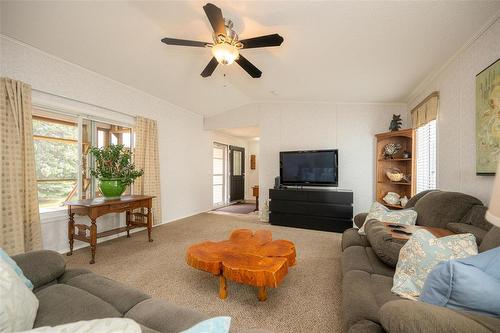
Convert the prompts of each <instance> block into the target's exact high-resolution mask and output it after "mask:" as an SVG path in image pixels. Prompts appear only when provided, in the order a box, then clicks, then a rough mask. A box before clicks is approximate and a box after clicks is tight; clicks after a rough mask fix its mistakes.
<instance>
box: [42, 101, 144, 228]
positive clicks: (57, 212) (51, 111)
mask: <svg viewBox="0 0 500 333" xmlns="http://www.w3.org/2000/svg"><path fill="white" fill-rule="evenodd" d="M32 109H33V111H32V119H35V118H38V119H42V120H48V121H53V122H56V123H63V124H72V125H73V124H76V126H77V137H78V140H77V153H78V159H77V161H78V162H77V163H78V166H77V171H78V172H77V175H78V178H77V180H76V181H77V184H76V192H77V193H76V195H77V198H78V200H79V199H81V198H82V194H83V193H82V176H83V175H82V156H83V151H82V143H83V130H82V128H83V121H85V120H87V121H90V124H92V126H91V128H90V130H91V133H90V140H91V144H96V143H97V130H96V131H95V133H94V129H97V127H96V126H95V124H98V123H105V124H107V125H110V126H116V127H125V128H129V129H130V148H129V149H132V150H133V149H135V134H134V123H133V122H130V123H128V122H123V121H115V120H112V119H109V118H101V117H98V116H93V115H89V114H86V113H85V112H80V111H81V110H80V111H74V112H73V111H72V110H68V109H63V108H59V107H55V106H50V105H44V104H40V103H36V102H33V104H32ZM119 116H120V115H119V114H117V117H119ZM122 117H123V116H122ZM130 117H131V119H132V118H133V117H132V116H130ZM65 119H75V121H72V120H65ZM33 140H35V135H33ZM63 140H68V141H69V140H73V139H63ZM110 141H111V140H110ZM127 148H128V147H127ZM35 163H36V161H35ZM91 165H93V159H92V164H91ZM91 179H92V180H91V185H90V186H92V188H97V181H96V180H95V179H94V178H93V177H91ZM37 181H38V179H37ZM37 184H38V182H37ZM132 187H133V185H131V186H130V187H129V191H130V192H131V193H132V190H133V188H132ZM94 192H95V191H94ZM94 192H92V193H94ZM94 197H95V196H94ZM66 210H67V208H66V206H64V205H63V206H60V207H53V208H50V209H48V210H46V211H40V208H39V214H40V216H46V217H47V218H49V219H50V218H51V217H58V216H62V212H64V211H66Z"/></svg>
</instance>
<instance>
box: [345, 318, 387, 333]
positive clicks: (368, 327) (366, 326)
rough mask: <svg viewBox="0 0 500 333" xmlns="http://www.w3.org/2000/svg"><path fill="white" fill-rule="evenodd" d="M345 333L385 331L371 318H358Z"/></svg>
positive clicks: (376, 332) (381, 332)
mask: <svg viewBox="0 0 500 333" xmlns="http://www.w3.org/2000/svg"><path fill="white" fill-rule="evenodd" d="M347 333H385V331H384V329H383V328H382V326H380V324H377V323H375V322H373V321H371V320H360V321H358V322H357V323H356V324H354V325H352V326H351V327H350V328H349V331H347Z"/></svg>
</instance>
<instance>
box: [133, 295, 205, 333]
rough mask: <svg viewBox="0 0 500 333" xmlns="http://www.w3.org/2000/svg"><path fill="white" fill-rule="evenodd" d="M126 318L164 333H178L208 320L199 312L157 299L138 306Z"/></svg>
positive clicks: (151, 299)
mask: <svg viewBox="0 0 500 333" xmlns="http://www.w3.org/2000/svg"><path fill="white" fill-rule="evenodd" d="M125 317H127V318H131V319H134V320H135V321H137V322H138V323H139V324H141V325H144V326H147V327H149V328H151V329H153V330H157V331H160V332H162V333H178V332H180V331H183V330H186V329H188V328H190V327H192V326H193V325H195V324H197V323H199V322H200V321H203V320H205V319H207V317H206V316H205V315H203V314H201V313H199V312H197V311H194V310H191V309H189V308H185V307H181V306H177V305H174V304H172V303H170V302H167V301H166V300H162V299H156V298H150V299H148V300H145V301H143V302H141V303H139V304H137V305H136V306H134V307H133V308H132V309H130V311H128V312H127V313H126V314H125Z"/></svg>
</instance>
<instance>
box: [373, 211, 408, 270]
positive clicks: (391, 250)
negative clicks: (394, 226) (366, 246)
mask: <svg viewBox="0 0 500 333" xmlns="http://www.w3.org/2000/svg"><path fill="white" fill-rule="evenodd" d="M365 231H366V237H367V238H368V241H369V242H370V245H371V247H372V249H373V251H374V252H375V254H376V255H377V257H378V258H379V259H380V260H381V261H383V262H384V263H385V264H387V265H389V266H391V267H396V264H397V263H398V258H399V251H400V250H401V248H402V247H403V245H404V244H405V243H406V240H399V239H394V238H392V237H391V234H390V232H389V229H388V228H386V227H385V226H384V224H383V223H382V222H379V221H377V220H370V221H367V222H366V223H365Z"/></svg>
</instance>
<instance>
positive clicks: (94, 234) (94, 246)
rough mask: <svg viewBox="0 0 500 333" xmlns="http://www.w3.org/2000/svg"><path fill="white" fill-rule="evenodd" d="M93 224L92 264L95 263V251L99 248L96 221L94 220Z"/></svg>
mask: <svg viewBox="0 0 500 333" xmlns="http://www.w3.org/2000/svg"><path fill="white" fill-rule="evenodd" d="M91 222H92V224H91V225H90V252H91V253H92V259H91V260H90V264H94V263H95V250H96V247H97V225H96V223H95V219H93V220H92V221H91Z"/></svg>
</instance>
